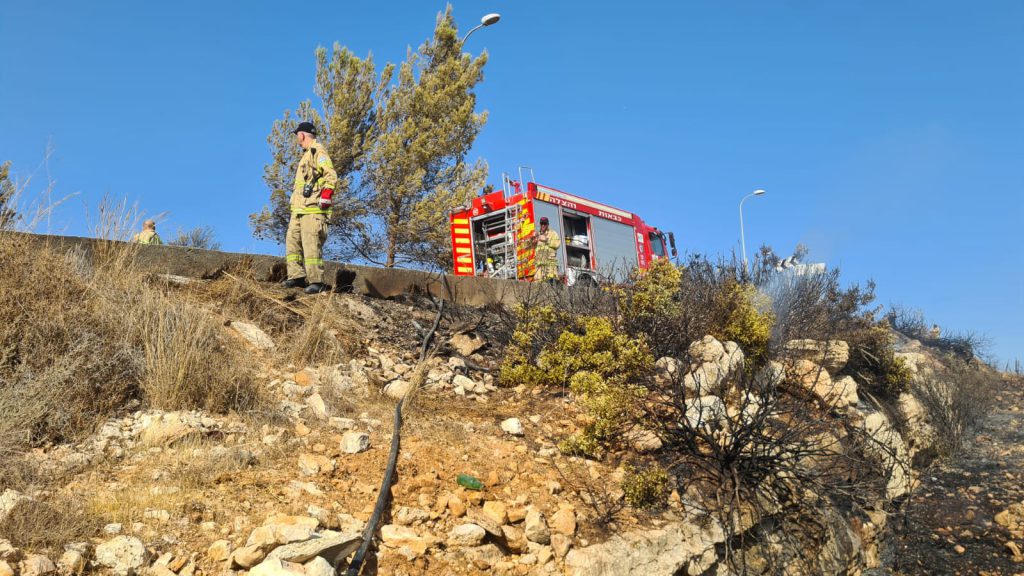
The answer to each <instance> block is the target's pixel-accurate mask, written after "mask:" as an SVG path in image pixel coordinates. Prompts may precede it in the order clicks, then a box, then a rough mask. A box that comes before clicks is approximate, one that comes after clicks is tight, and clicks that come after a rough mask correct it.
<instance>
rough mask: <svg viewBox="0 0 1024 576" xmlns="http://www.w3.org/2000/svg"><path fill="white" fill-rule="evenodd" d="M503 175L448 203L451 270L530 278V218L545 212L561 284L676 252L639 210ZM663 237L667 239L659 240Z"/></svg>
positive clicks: (615, 277)
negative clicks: (461, 201) (557, 242)
mask: <svg viewBox="0 0 1024 576" xmlns="http://www.w3.org/2000/svg"><path fill="white" fill-rule="evenodd" d="M522 180H523V179H522V177H520V180H518V181H514V180H511V179H510V178H508V177H507V176H503V186H502V190H497V191H494V192H491V193H489V194H484V195H482V196H478V197H476V198H474V199H473V201H472V203H471V204H470V205H466V206H460V207H458V208H456V209H455V210H453V211H452V213H451V215H450V216H449V219H450V221H451V235H452V256H453V257H454V262H455V274H456V275H457V276H488V277H491V278H507V279H517V280H532V279H533V274H534V261H533V256H534V255H533V250H534V244H535V242H534V240H535V237H536V234H537V228H538V223H539V222H540V219H541V218H542V217H547V219H548V223H549V226H550V227H551V229H553V230H554V231H555V232H557V233H558V236H559V238H560V239H561V240H562V245H561V247H560V248H559V250H558V273H559V276H560V278H561V279H562V281H563V282H565V283H566V284H568V285H570V286H571V285H574V284H577V283H579V284H581V285H594V284H598V283H602V282H608V281H612V282H614V281H620V280H622V279H624V278H625V277H626V276H627V275H628V274H629V272H630V271H631V270H633V269H635V268H639V269H646V268H647V267H648V266H650V263H651V262H652V261H653V260H655V259H657V258H666V257H667V256H668V254H669V246H671V251H672V252H671V253H672V255H673V256H675V255H676V247H675V238H674V236H673V235H672V234H671V233H669V234H667V235H666V234H663V233H662V232H661V231H659V230H658V229H657V228H654V227H652V226H648V225H647V224H645V223H644V221H643V220H641V219H640V217H639V216H637V215H636V214H633V213H631V212H626V211H624V210H620V209H618V208H613V207H611V206H608V205H607V204H602V203H600V202H595V201H593V200H588V199H586V198H582V197H580V196H576V195H573V194H569V193H568V192H563V191H561V190H556V189H555V188H551V187H549V186H543V185H541V184H537V183H536V182H527V184H526V190H525V191H524V190H522V189H521V188H522V186H521V184H520V183H521V182H522ZM666 241H667V242H666Z"/></svg>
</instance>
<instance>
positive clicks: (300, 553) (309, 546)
mask: <svg viewBox="0 0 1024 576" xmlns="http://www.w3.org/2000/svg"><path fill="white" fill-rule="evenodd" d="M361 543H362V536H360V534H359V533H358V532H331V531H324V532H322V533H320V534H318V535H314V536H313V537H312V538H310V539H308V540H305V541H302V542H296V543H294V544H287V545H285V546H279V547H277V548H274V550H273V551H271V552H270V554H268V555H267V559H268V560H272V559H277V560H284V561H287V562H299V563H304V562H308V561H309V560H312V559H314V558H316V557H318V556H319V557H324V558H330V559H332V560H333V559H334V558H335V557H336V556H338V555H341V556H348V555H349V554H351V553H352V552H355V550H356V549H357V548H359V545H360V544H361Z"/></svg>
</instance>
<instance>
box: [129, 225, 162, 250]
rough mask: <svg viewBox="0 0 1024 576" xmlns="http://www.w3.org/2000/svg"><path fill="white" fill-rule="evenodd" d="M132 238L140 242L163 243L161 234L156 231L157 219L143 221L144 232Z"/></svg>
mask: <svg viewBox="0 0 1024 576" xmlns="http://www.w3.org/2000/svg"><path fill="white" fill-rule="evenodd" d="M132 240H133V241H134V242H138V243H139V244H163V243H164V241H163V240H161V239H160V235H159V234H157V233H156V220H146V221H145V222H143V223H142V232H139V233H138V234H136V235H135V236H134V237H133V238H132Z"/></svg>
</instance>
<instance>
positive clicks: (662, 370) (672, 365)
mask: <svg viewBox="0 0 1024 576" xmlns="http://www.w3.org/2000/svg"><path fill="white" fill-rule="evenodd" d="M654 367H655V376H654V378H655V381H657V382H658V383H659V384H668V383H670V382H673V381H674V380H675V379H676V378H679V377H680V375H681V374H682V373H683V363H682V362H680V361H679V360H678V359H676V358H672V357H670V356H664V357H662V358H658V361H657V362H655V363H654Z"/></svg>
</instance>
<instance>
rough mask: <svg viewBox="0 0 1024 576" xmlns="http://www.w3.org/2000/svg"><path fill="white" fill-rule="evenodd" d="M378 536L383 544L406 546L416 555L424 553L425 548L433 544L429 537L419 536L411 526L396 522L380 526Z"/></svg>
mask: <svg viewBox="0 0 1024 576" xmlns="http://www.w3.org/2000/svg"><path fill="white" fill-rule="evenodd" d="M380 538H381V540H382V541H383V542H384V545H385V546H387V547H389V548H408V549H409V550H411V551H412V552H413V553H415V555H416V556H422V555H424V554H426V552H427V549H428V548H430V547H431V546H432V545H433V540H432V539H431V538H430V537H426V536H420V535H419V534H418V533H417V532H416V531H415V530H413V529H412V528H407V527H405V526H399V525H397V524H385V525H384V526H381V528H380Z"/></svg>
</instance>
